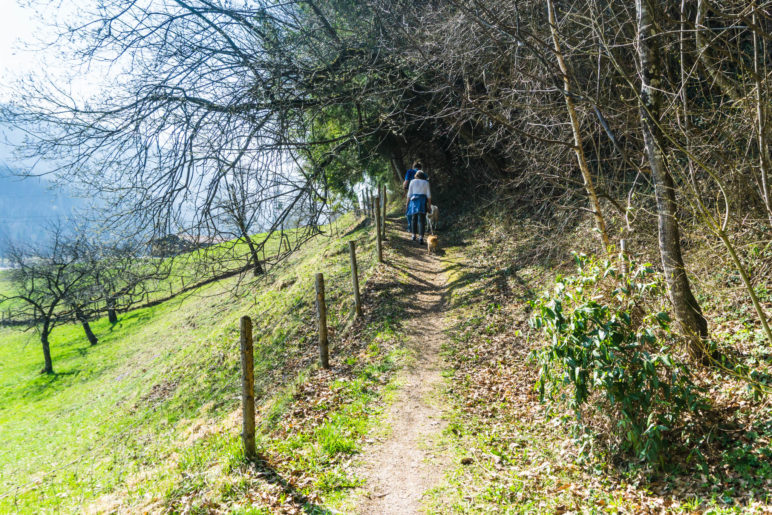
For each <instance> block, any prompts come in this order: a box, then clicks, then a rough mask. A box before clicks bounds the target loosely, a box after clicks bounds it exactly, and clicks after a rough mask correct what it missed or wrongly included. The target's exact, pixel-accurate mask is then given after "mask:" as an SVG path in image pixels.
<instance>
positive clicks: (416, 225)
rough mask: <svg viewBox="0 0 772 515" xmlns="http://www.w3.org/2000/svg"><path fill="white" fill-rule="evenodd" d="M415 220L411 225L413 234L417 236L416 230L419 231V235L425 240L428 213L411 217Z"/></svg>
mask: <svg viewBox="0 0 772 515" xmlns="http://www.w3.org/2000/svg"><path fill="white" fill-rule="evenodd" d="M410 216H411V217H412V218H413V220H412V223H411V231H412V233H413V236H415V235H416V229H418V233H420V235H421V239H424V229H425V227H424V226H425V225H426V213H415V214H413V215H410Z"/></svg>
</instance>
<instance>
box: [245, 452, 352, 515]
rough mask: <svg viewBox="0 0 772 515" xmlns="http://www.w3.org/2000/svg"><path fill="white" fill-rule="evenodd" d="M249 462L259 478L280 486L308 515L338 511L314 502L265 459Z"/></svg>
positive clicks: (323, 514)
mask: <svg viewBox="0 0 772 515" xmlns="http://www.w3.org/2000/svg"><path fill="white" fill-rule="evenodd" d="M251 464H252V465H253V466H254V468H255V471H256V472H257V475H258V476H259V477H260V478H261V479H263V480H265V481H266V482H267V483H269V484H272V485H276V486H278V487H279V488H281V490H282V493H283V494H284V495H286V496H287V497H288V498H290V499H292V501H293V502H294V503H295V504H297V505H299V506H300V508H301V509H302V510H303V512H304V513H308V514H310V515H328V514H329V515H332V514H335V513H339V512H337V511H333V510H330V509H328V508H325V507H324V506H322V505H321V504H318V503H317V502H314V501H313V500H312V499H310V498H309V497H308V496H306V495H305V494H303V493H302V492H301V491H299V490H298V489H297V487H295V485H293V484H292V482H291V481H289V480H288V479H286V478H285V477H283V476H282V475H281V474H280V473H279V472H278V471H277V470H276V469H275V468H273V467H272V466H271V465H270V464H269V463H268V462H267V461H265V460H262V459H260V458H258V459H257V460H255V461H253V462H251Z"/></svg>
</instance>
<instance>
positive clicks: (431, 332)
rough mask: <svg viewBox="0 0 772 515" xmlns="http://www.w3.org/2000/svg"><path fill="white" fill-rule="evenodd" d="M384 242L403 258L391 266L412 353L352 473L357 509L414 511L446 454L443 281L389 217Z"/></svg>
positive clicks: (435, 265)
mask: <svg viewBox="0 0 772 515" xmlns="http://www.w3.org/2000/svg"><path fill="white" fill-rule="evenodd" d="M389 222H390V223H389V231H388V238H389V239H388V244H389V246H391V247H392V248H393V249H395V251H396V252H397V253H399V254H401V255H402V256H403V259H401V260H400V263H399V264H398V265H396V266H397V267H398V268H400V271H401V272H403V273H404V274H406V275H407V281H408V282H409V283H410V284H409V285H408V287H407V288H406V291H408V292H412V295H413V298H412V299H411V300H410V301H409V302H408V299H404V301H405V303H406V304H408V308H407V313H406V316H407V322H406V323H405V327H404V329H405V345H406V346H407V347H408V348H409V349H410V350H411V351H412V353H413V355H414V356H415V359H414V360H413V361H412V362H411V363H410V364H409V365H408V366H407V367H405V369H403V370H402V371H401V372H400V377H399V378H398V381H399V383H398V384H399V385H400V386H399V390H398V391H397V394H396V398H395V399H394V402H393V403H392V404H391V405H390V406H388V407H387V409H386V413H385V425H386V429H387V433H386V435H387V436H385V437H384V439H383V440H382V441H380V442H378V443H375V444H372V445H371V446H370V447H369V448H366V449H365V451H364V453H363V456H362V462H363V466H362V468H361V469H360V471H359V475H360V476H361V477H363V478H364V479H365V481H366V482H365V485H364V489H365V492H364V493H363V495H361V497H360V499H359V500H358V506H357V509H356V512H357V513H360V514H362V515H364V514H373V515H375V514H378V515H381V514H392V513H393V514H399V515H407V514H411V513H419V512H420V511H421V500H422V497H423V495H424V493H425V492H426V491H427V490H429V489H431V488H432V487H434V486H437V485H438V484H439V482H440V480H441V479H442V477H443V473H444V471H445V470H446V467H445V466H444V464H445V462H446V458H445V456H444V453H443V451H442V449H440V448H437V438H436V437H437V436H439V435H441V434H442V431H443V429H444V428H445V425H446V422H445V421H444V420H443V418H442V413H443V411H442V406H441V402H440V399H441V392H440V390H441V386H442V375H441V372H442V368H443V365H442V359H441V356H440V347H441V345H442V340H443V337H444V335H443V330H444V329H445V320H444V310H445V296H446V295H445V294H446V279H445V273H444V271H443V267H442V263H441V262H440V258H439V257H438V256H437V255H434V254H431V255H430V254H428V253H427V251H426V246H425V245H424V246H419V245H418V243H417V242H412V241H410V236H409V235H408V234H407V233H406V232H405V230H404V228H403V227H402V224H401V223H400V222H401V220H399V221H396V222H395V221H394V220H390V221H389Z"/></svg>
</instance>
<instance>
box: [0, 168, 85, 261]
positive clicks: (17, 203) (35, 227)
mask: <svg viewBox="0 0 772 515" xmlns="http://www.w3.org/2000/svg"><path fill="white" fill-rule="evenodd" d="M81 205H82V201H81V200H79V199H75V198H72V197H70V196H68V195H67V192H66V191H63V190H62V189H61V188H57V189H51V188H50V184H49V183H48V181H46V180H45V179H40V178H35V177H32V178H27V179H20V178H19V177H15V176H14V175H13V174H12V172H11V170H10V169H8V168H7V167H5V166H3V165H0V256H2V253H3V250H4V248H5V246H6V243H7V242H8V241H9V240H10V241H28V242H30V241H31V242H40V241H42V240H43V239H44V238H45V231H44V229H45V226H46V224H48V223H50V222H54V221H56V220H61V221H62V222H65V223H66V222H67V221H69V220H71V219H72V217H73V211H74V209H76V208H77V207H78V206H81Z"/></svg>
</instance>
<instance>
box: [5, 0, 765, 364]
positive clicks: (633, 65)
mask: <svg viewBox="0 0 772 515" xmlns="http://www.w3.org/2000/svg"><path fill="white" fill-rule="evenodd" d="M98 6H99V7H98V8H95V10H94V11H93V12H85V13H84V14H83V17H84V20H83V23H79V24H78V25H77V26H73V27H68V28H66V29H65V30H64V31H63V33H64V34H65V35H67V36H69V37H70V38H71V40H72V41H73V42H74V43H73V44H74V45H75V47H76V48H77V50H78V52H79V53H78V55H79V57H80V58H82V59H84V60H86V61H87V62H95V61H102V60H106V61H109V62H113V63H116V64H115V65H114V68H113V69H114V70H120V73H119V76H118V77H117V78H116V80H115V84H114V86H113V88H111V89H110V91H109V93H106V94H105V95H103V96H102V97H100V98H96V99H91V100H89V101H88V102H84V101H82V99H78V98H70V97H69V96H68V95H65V94H64V93H63V92H62V91H63V90H62V89H61V88H55V87H51V86H47V85H46V84H45V83H44V82H37V83H36V87H34V88H30V87H29V84H26V85H25V86H26V89H25V90H24V91H22V92H20V95H19V100H18V102H17V103H16V104H15V105H14V106H11V107H10V108H9V109H7V110H6V111H5V115H6V118H8V119H9V120H11V121H13V122H14V123H16V124H17V125H23V126H26V127H27V128H28V129H29V128H30V127H34V128H35V130H34V131H32V133H31V134H32V137H31V138H30V140H29V141H28V142H27V146H26V149H27V151H28V152H31V153H35V154H40V153H43V154H45V155H47V156H50V157H52V158H56V159H57V162H58V163H60V164H61V166H60V167H59V169H58V170H57V173H58V174H59V175H60V176H61V177H63V178H66V179H68V180H69V179H76V180H77V181H78V182H79V183H81V184H83V185H85V186H87V187H89V188H92V189H95V190H98V191H99V192H101V193H102V194H107V195H110V196H111V198H112V205H113V206H114V207H115V208H116V210H115V212H116V213H118V216H119V217H121V216H130V217H131V219H132V220H133V221H134V222H135V223H136V220H137V219H138V218H139V219H141V220H143V221H144V223H145V224H146V226H150V227H154V228H156V231H157V232H161V233H166V232H169V231H170V229H171V228H172V227H177V226H198V227H207V228H209V229H212V230H215V231H220V232H225V229H223V227H224V226H227V227H228V229H227V230H228V231H230V234H235V235H237V236H239V237H243V236H244V235H245V234H248V233H249V232H250V231H252V232H254V231H253V229H254V225H252V226H251V227H250V226H249V225H245V223H244V221H245V220H252V219H253V218H255V216H251V215H249V214H248V213H246V212H245V209H244V206H249V208H250V209H251V210H252V213H258V214H260V216H263V217H264V218H265V219H264V220H263V222H262V224H263V225H264V226H265V227H264V228H267V229H268V230H269V233H270V232H272V231H273V230H277V229H279V228H281V227H283V224H284V222H285V221H286V220H287V218H288V217H289V216H290V214H291V213H293V212H294V213H298V212H299V213H302V217H301V218H302V220H298V223H299V224H300V225H303V226H306V227H309V228H315V227H316V226H317V225H318V224H319V223H320V222H321V221H323V220H325V209H324V207H323V206H329V205H330V204H332V203H333V202H335V201H336V200H340V199H350V198H352V188H353V185H354V184H355V183H356V182H357V181H359V180H361V179H362V176H363V174H367V175H370V176H374V177H380V178H386V177H398V176H399V175H400V174H401V173H403V171H404V169H406V168H407V167H408V164H409V163H410V162H411V161H412V160H413V159H415V158H420V159H421V160H422V161H423V162H424V163H426V168H427V170H428V171H429V173H430V175H431V177H432V181H433V182H434V183H435V185H436V188H437V189H438V190H440V191H444V192H445V194H446V195H448V196H449V195H452V194H454V192H455V193H456V194H458V195H459V196H461V195H466V194H467V193H468V192H469V191H470V190H472V189H479V190H480V191H493V190H497V194H498V198H499V199H500V200H501V199H506V201H507V202H509V205H512V206H519V207H521V208H525V209H526V210H528V211H529V212H530V213H531V214H536V215H538V216H542V217H556V216H557V215H560V217H561V218H563V219H568V220H575V219H576V216H573V215H572V213H581V212H582V211H590V212H592V213H593V215H594V218H595V222H596V227H597V229H598V232H599V234H600V236H601V240H600V241H601V246H600V247H599V250H601V252H603V251H604V249H603V247H605V246H606V244H607V243H608V242H609V241H610V240H609V234H614V233H617V232H618V231H622V232H623V233H626V234H636V233H640V232H653V228H654V227H655V226H658V229H659V250H660V258H661V262H662V265H663V268H664V271H665V277H666V280H667V284H668V291H669V293H670V298H671V300H672V303H673V305H674V308H675V309H674V313H675V315H676V318H677V319H678V321H679V322H680V326H681V328H682V330H683V333H684V334H686V335H687V336H688V337H689V338H688V339H690V340H691V342H692V345H691V348H692V352H693V353H694V355H695V356H701V357H703V358H707V357H709V354H710V353H705V352H704V350H703V348H702V344H701V342H702V341H703V339H704V338H705V337H706V336H707V334H708V328H707V327H706V324H705V319H704V317H703V316H702V314H701V310H700V306H699V305H698V303H697V301H696V299H695V297H694V295H693V294H692V292H691V286H690V284H689V280H688V274H687V270H685V269H684V265H683V263H684V260H683V257H682V249H681V243H682V241H681V240H682V234H681V233H682V231H683V228H682V227H683V224H684V223H685V222H688V223H689V224H693V225H697V226H699V227H700V228H701V229H700V230H701V231H703V232H705V233H707V234H711V235H713V237H714V238H715V239H716V241H720V242H722V243H723V244H724V248H725V250H726V252H727V253H728V255H729V256H730V258H731V261H732V263H733V264H734V266H735V267H736V268H737V270H738V271H739V273H740V275H741V276H742V278H743V281H744V282H745V284H746V286H747V288H748V293H749V295H750V296H751V297H753V298H752V300H753V301H754V305H755V307H756V314H757V316H758V318H759V319H761V320H762V322H763V323H764V324H766V319H765V315H764V313H763V309H762V307H761V305H760V304H759V303H758V302H757V299H755V297H754V293H753V288H752V286H753V282H754V280H755V279H754V277H753V276H752V274H750V273H749V272H748V270H747V269H746V266H745V264H744V258H743V255H742V252H740V251H739V250H738V249H737V248H736V247H735V243H734V235H736V234H738V233H740V232H743V231H753V232H755V233H756V234H757V235H759V236H761V237H763V238H768V236H769V228H770V226H769V223H770V220H772V200H771V199H770V192H769V184H768V183H769V179H768V174H769V170H768V168H769V155H768V154H769V152H768V146H769V145H768V141H769V120H768V118H769V111H770V109H769V108H770V105H769V99H770V96H769V79H770V65H771V64H772V62H770V61H772V57H771V54H770V52H769V51H768V48H769V45H770V30H769V29H770V27H771V26H772V21H771V20H770V18H771V17H772V2H769V1H764V0H754V1H751V2H749V1H747V0H736V1H732V0H730V1H726V2H710V1H708V0H682V2H680V3H676V2H664V1H660V0H638V1H637V2H636V3H635V4H630V3H624V2H610V1H594V0H593V1H587V2H578V3H577V2H564V1H550V2H544V1H541V0H538V1H537V0H507V1H500V0H453V1H450V2H436V1H418V2H415V1H406V0H402V1H400V0H367V1H346V0H327V1H321V0H304V1H299V0H298V1H291V2H282V3H273V2H269V1H258V2H238V1H225V0H190V1H187V2H185V1H182V0H157V1H153V0H145V1H136V2H130V3H128V4H127V3H126V2H120V1H116V0H112V1H104V2H100V3H99V4H98ZM42 129H45V130H42ZM229 204H236V208H233V206H231V207H228V205H229ZM238 206H241V207H238ZM268 214H270V216H268ZM224 220H225V221H224ZM239 220H241V222H239ZM250 224H256V222H254V221H250ZM218 228H219V229H218ZM309 230H313V229H309ZM265 241H266V240H263V241H257V242H253V243H254V245H253V246H254V248H253V249H252V255H253V256H254V258H253V260H254V261H255V264H254V265H255V270H256V271H259V270H260V265H259V263H258V259H257V256H258V254H259V252H260V250H261V249H262V246H263V245H264V243H265ZM250 244H252V242H250Z"/></svg>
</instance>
